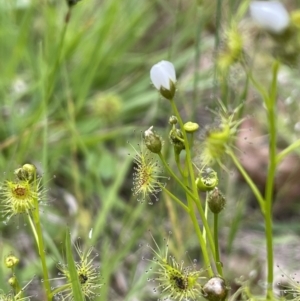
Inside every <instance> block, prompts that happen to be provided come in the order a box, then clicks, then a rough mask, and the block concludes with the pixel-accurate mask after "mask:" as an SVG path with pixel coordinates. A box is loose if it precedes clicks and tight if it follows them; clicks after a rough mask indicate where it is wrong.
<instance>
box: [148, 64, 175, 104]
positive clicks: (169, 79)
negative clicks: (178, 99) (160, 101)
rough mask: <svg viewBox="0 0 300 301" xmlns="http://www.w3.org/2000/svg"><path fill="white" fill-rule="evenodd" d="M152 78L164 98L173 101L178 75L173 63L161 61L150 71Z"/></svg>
mask: <svg viewBox="0 0 300 301" xmlns="http://www.w3.org/2000/svg"><path fill="white" fill-rule="evenodd" d="M150 78H151V81H152V83H153V85H154V86H155V88H156V89H157V90H158V91H159V92H160V94H161V95H162V96H163V97H164V98H166V99H169V100H171V99H173V97H174V95H175V91H176V87H175V84H176V73H175V68H174V65H173V64H172V63H171V62H168V61H161V62H159V63H157V64H155V65H154V66H153V67H152V68H151V70H150Z"/></svg>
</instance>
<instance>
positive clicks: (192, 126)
mask: <svg viewBox="0 0 300 301" xmlns="http://www.w3.org/2000/svg"><path fill="white" fill-rule="evenodd" d="M183 128H184V130H185V131H186V132H188V133H193V132H196V131H197V130H198V129H199V124H198V123H195V122H191V121H188V122H186V123H185V124H184V126H183Z"/></svg>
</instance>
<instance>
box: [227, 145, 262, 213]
mask: <svg viewBox="0 0 300 301" xmlns="http://www.w3.org/2000/svg"><path fill="white" fill-rule="evenodd" d="M227 154H228V155H229V156H230V157H231V159H232V161H233V163H234V164H235V166H236V167H237V169H238V170H239V172H240V173H241V174H242V176H243V177H244V179H245V181H246V182H247V184H248V185H249V187H250V188H251V190H252V192H253V193H254V195H255V197H256V199H257V201H258V203H259V205H260V210H261V212H262V214H263V215H265V200H264V198H263V196H262V195H261V193H260V192H259V190H258V188H257V186H256V185H255V184H254V182H253V181H252V179H251V178H250V177H249V175H248V173H247V172H246V170H245V169H244V168H243V166H242V165H241V163H240V162H239V160H238V158H237V157H236V156H235V154H234V152H233V151H232V150H231V149H227Z"/></svg>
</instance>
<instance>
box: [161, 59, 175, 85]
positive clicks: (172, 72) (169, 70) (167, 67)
mask: <svg viewBox="0 0 300 301" xmlns="http://www.w3.org/2000/svg"><path fill="white" fill-rule="evenodd" d="M161 66H162V67H163V68H164V69H165V71H166V72H167V74H168V75H169V79H170V80H171V81H172V82H173V83H175V82H176V73H175V68H174V65H173V64H172V63H171V62H168V61H161Z"/></svg>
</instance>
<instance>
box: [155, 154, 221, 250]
mask: <svg viewBox="0 0 300 301" xmlns="http://www.w3.org/2000/svg"><path fill="white" fill-rule="evenodd" d="M158 156H159V158H160V160H161V162H162V163H163V165H164V167H165V168H166V170H167V171H168V172H169V174H170V175H171V176H172V177H173V178H174V179H175V180H176V182H177V183H178V184H179V185H180V186H181V187H182V188H183V190H184V191H185V193H186V194H187V195H188V196H190V197H191V198H192V199H193V200H194V202H195V203H196V206H197V209H198V211H199V214H200V217H201V219H202V222H203V225H204V227H205V229H206V234H207V237H208V241H209V245H210V247H211V249H212V250H213V254H215V252H214V241H213V237H212V234H211V231H210V228H209V225H208V222H207V220H206V219H205V215H204V211H203V208H202V206H201V202H200V200H199V198H198V197H197V196H195V195H193V194H192V192H191V191H190V190H189V188H188V187H187V186H186V185H185V184H183V183H182V181H180V179H179V178H178V177H177V176H176V175H175V173H174V172H173V170H172V169H171V168H170V167H169V165H168V163H167V162H166V160H165V158H164V157H163V155H162V154H161V153H159V154H158Z"/></svg>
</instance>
